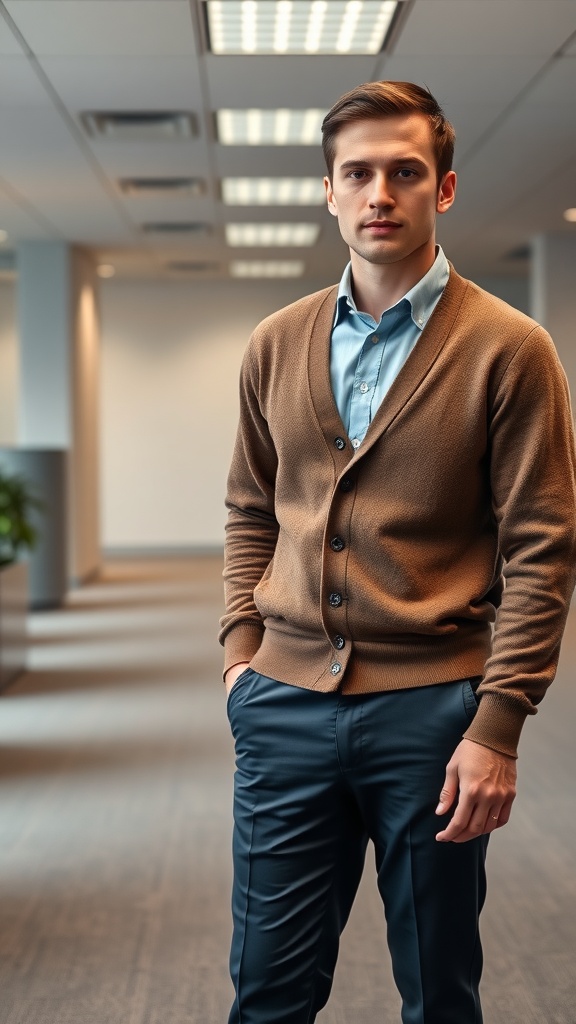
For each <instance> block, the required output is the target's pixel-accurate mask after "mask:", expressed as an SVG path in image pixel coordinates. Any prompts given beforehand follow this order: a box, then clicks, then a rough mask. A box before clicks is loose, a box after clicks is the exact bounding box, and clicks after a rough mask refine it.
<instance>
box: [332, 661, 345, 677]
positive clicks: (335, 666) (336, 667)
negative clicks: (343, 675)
mask: <svg viewBox="0 0 576 1024" xmlns="http://www.w3.org/2000/svg"><path fill="white" fill-rule="evenodd" d="M330 671H331V673H332V675H333V676H337V675H338V673H339V672H341V671H342V665H341V664H340V662H339V661H334V662H332V664H331V665H330Z"/></svg>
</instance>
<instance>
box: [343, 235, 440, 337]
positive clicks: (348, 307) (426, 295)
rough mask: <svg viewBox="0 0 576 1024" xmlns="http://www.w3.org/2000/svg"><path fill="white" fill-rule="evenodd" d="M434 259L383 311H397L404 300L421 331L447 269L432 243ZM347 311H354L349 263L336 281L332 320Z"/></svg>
mask: <svg viewBox="0 0 576 1024" xmlns="http://www.w3.org/2000/svg"><path fill="white" fill-rule="evenodd" d="M436 250H437V251H436V259H435V260H434V263H433V264H432V266H431V267H430V270H428V271H427V273H426V274H424V277H421V278H420V280H419V281H417V282H416V284H415V285H414V287H413V288H410V290H409V291H407V292H406V295H403V296H402V298H401V299H399V300H398V302H396V303H395V304H394V306H391V307H390V309H387V310H385V312H386V313H390V312H392V311H393V310H394V311H396V312H398V313H399V312H400V311H401V310H400V307H401V305H402V303H405V302H408V304H409V306H410V315H411V317H412V320H413V321H414V323H415V325H416V327H418V328H419V330H421V331H423V330H424V328H425V326H426V324H427V323H428V320H429V319H430V317H431V316H432V313H433V312H434V308H435V306H436V304H437V302H438V300H439V299H440V296H441V295H442V292H443V291H444V289H445V287H446V285H447V283H448V278H449V276H450V269H449V266H448V260H447V259H446V256H445V255H444V252H443V251H442V248H441V247H440V246H439V245H438V246H436ZM349 312H352V313H358V309H357V308H356V303H355V302H354V297H353V295H352V264H351V263H348V264H347V266H346V267H345V268H344V273H343V274H342V278H341V280H340V285H339V287H338V296H337V299H336V313H335V316H334V323H335V324H336V323H338V322H340V321H342V320H343V319H344V317H345V316H347V315H348V313H349Z"/></svg>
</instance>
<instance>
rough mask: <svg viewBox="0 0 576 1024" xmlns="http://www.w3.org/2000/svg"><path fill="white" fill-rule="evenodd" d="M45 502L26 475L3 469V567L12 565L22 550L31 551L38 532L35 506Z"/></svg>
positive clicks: (0, 524)
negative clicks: (33, 517)
mask: <svg viewBox="0 0 576 1024" xmlns="http://www.w3.org/2000/svg"><path fill="white" fill-rule="evenodd" d="M34 508H36V509H40V508H41V502H40V501H38V499H37V498H36V497H35V495H34V494H33V493H32V492H31V490H30V487H29V485H28V483H27V481H26V480H25V478H24V477H23V476H20V475H12V476H9V475H8V474H6V473H4V472H3V471H2V469H0V569H2V568H4V566H6V565H11V564H12V562H15V561H16V559H17V558H18V555H19V554H20V553H21V552H22V551H26V550H28V551H30V550H32V548H33V547H34V545H35V543H36V539H37V531H36V530H35V529H34V527H33V526H32V523H31V522H30V512H31V511H32V509H34Z"/></svg>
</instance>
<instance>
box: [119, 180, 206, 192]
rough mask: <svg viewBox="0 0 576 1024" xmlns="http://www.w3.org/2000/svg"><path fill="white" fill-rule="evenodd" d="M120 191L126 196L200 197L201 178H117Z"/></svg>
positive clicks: (202, 182) (202, 184) (201, 190)
mask: <svg viewBox="0 0 576 1024" xmlns="http://www.w3.org/2000/svg"><path fill="white" fill-rule="evenodd" d="M118 185H119V186H120V191H121V192H123V193H124V195H127V196H167V195H171V196H201V195H203V194H204V192H205V191H206V182H205V181H204V179H203V178H119V179H118Z"/></svg>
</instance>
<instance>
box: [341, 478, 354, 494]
mask: <svg viewBox="0 0 576 1024" xmlns="http://www.w3.org/2000/svg"><path fill="white" fill-rule="evenodd" d="M353 487H354V481H353V479H352V477H351V476H344V477H342V479H341V481H340V490H341V491H344V493H345V494H346V492H347V491H351V490H352V488H353Z"/></svg>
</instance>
